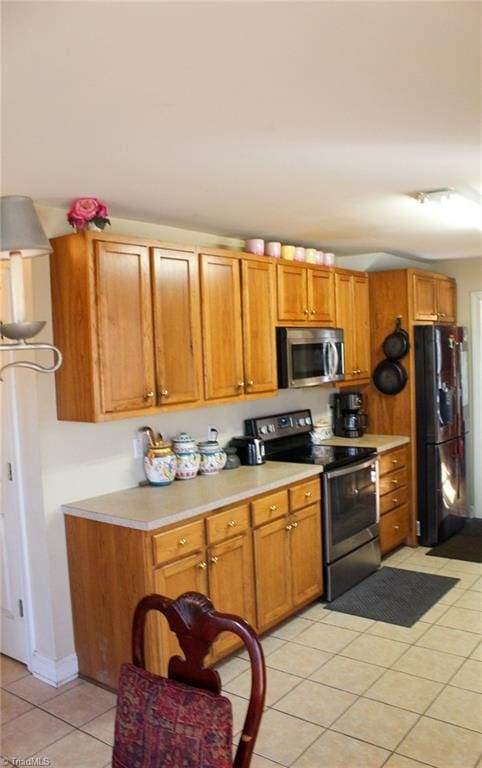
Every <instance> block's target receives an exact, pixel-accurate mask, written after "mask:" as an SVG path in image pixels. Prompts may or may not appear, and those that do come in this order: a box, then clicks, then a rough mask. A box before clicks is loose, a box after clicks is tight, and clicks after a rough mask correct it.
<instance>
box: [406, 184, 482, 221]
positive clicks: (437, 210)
mask: <svg viewBox="0 0 482 768" xmlns="http://www.w3.org/2000/svg"><path fill="white" fill-rule="evenodd" d="M415 199H416V200H417V201H418V202H419V203H421V205H423V206H424V208H426V209H427V211H430V213H434V214H435V215H437V216H439V217H440V216H441V217H443V219H444V220H445V221H447V222H448V223H450V224H454V225H456V226H459V227H464V228H467V227H468V228H470V229H474V228H475V229H482V195H480V194H479V193H478V192H475V191H472V190H470V191H464V192H461V191H459V190H456V189H450V188H446V189H431V190H428V191H426V192H417V194H416V195H415Z"/></svg>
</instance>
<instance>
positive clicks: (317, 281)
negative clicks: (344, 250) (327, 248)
mask: <svg viewBox="0 0 482 768" xmlns="http://www.w3.org/2000/svg"><path fill="white" fill-rule="evenodd" d="M277 277H278V320H279V321H281V322H285V321H291V322H296V323H300V322H302V323H303V324H305V323H309V324H310V325H311V324H317V325H320V324H322V325H334V323H335V284H334V275H333V270H330V269H323V268H322V267H317V268H316V269H315V268H311V267H306V266H304V265H300V264H278V265H277Z"/></svg>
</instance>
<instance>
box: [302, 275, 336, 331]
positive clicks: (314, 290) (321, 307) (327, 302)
mask: <svg viewBox="0 0 482 768" xmlns="http://www.w3.org/2000/svg"><path fill="white" fill-rule="evenodd" d="M306 278H307V288H308V309H309V310H310V315H309V319H310V321H312V322H317V323H323V324H324V325H334V324H335V276H334V273H333V270H330V269H308V270H307V273H306Z"/></svg>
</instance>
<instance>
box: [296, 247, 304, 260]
mask: <svg viewBox="0 0 482 768" xmlns="http://www.w3.org/2000/svg"><path fill="white" fill-rule="evenodd" d="M304 260H305V249H304V248H303V246H301V245H297V246H296V248H295V261H304Z"/></svg>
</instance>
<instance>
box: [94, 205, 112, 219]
mask: <svg viewBox="0 0 482 768" xmlns="http://www.w3.org/2000/svg"><path fill="white" fill-rule="evenodd" d="M108 215H109V212H108V210H107V206H106V205H104V203H100V202H99V208H98V210H97V214H96V217H97V218H98V219H106V218H107V217H108Z"/></svg>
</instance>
